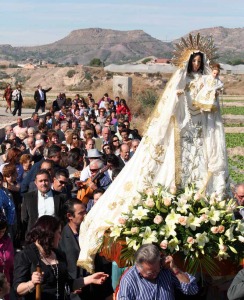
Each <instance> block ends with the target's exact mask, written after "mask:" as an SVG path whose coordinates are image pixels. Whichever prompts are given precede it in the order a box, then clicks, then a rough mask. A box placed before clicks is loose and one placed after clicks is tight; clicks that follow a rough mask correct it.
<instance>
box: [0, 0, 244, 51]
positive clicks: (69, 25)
mask: <svg viewBox="0 0 244 300" xmlns="http://www.w3.org/2000/svg"><path fill="white" fill-rule="evenodd" d="M2 2H3V3H1V10H0V12H1V13H0V15H1V17H0V26H1V27H0V28H1V30H0V44H10V45H12V46H20V45H21V46H28V45H43V44H48V43H52V42H55V41H57V40H59V39H61V38H63V37H65V36H66V35H68V34H69V33H70V32H71V31H72V30H74V29H84V28H95V27H99V28H106V29H116V30H135V29H142V30H144V31H145V32H146V33H148V34H150V35H151V36H153V37H155V38H158V39H160V40H168V41H171V40H173V39H175V38H179V37H181V36H183V35H185V34H187V33H189V32H190V31H191V30H195V29H202V28H208V27H215V26H223V27H227V28H238V27H243V12H244V0H232V1H231V0H201V1H200V0H198V1H193V0H150V1H145V0H123V1H116V0H105V1H102V0H100V1H99V0H90V1H83V0H41V1H40V0H39V1H36V0H8V1H6V0H5V1H2Z"/></svg>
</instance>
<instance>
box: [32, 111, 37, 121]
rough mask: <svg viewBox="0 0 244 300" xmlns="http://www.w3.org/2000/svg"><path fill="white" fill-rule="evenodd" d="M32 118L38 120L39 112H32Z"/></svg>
mask: <svg viewBox="0 0 244 300" xmlns="http://www.w3.org/2000/svg"><path fill="white" fill-rule="evenodd" d="M32 119H33V120H34V121H35V122H36V121H38V113H36V112H34V113H33V114H32Z"/></svg>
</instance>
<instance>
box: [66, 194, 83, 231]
mask: <svg viewBox="0 0 244 300" xmlns="http://www.w3.org/2000/svg"><path fill="white" fill-rule="evenodd" d="M64 212H65V216H66V219H67V221H68V223H69V224H70V225H71V227H75V228H78V227H79V226H80V224H81V222H82V221H83V220H84V217H85V215H86V206H85V204H84V203H82V202H81V201H80V200H78V199H76V198H72V199H69V200H67V201H66V202H65V204H64Z"/></svg>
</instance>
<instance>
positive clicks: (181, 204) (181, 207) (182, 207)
mask: <svg viewBox="0 0 244 300" xmlns="http://www.w3.org/2000/svg"><path fill="white" fill-rule="evenodd" d="M176 204H177V206H178V207H177V209H176V210H177V211H179V212H180V213H181V214H186V213H187V210H188V208H189V207H190V206H191V205H190V204H188V203H187V199H186V198H185V197H184V195H183V197H180V198H178V201H177V202H176Z"/></svg>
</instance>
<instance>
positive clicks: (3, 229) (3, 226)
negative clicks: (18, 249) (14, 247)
mask: <svg viewBox="0 0 244 300" xmlns="http://www.w3.org/2000/svg"><path fill="white" fill-rule="evenodd" d="M7 228H8V222H7V219H6V217H5V215H4V214H3V213H2V212H0V240H1V239H2V238H3V237H5V236H7V234H8V233H7Z"/></svg>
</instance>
